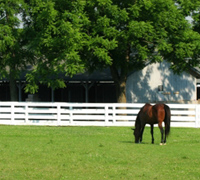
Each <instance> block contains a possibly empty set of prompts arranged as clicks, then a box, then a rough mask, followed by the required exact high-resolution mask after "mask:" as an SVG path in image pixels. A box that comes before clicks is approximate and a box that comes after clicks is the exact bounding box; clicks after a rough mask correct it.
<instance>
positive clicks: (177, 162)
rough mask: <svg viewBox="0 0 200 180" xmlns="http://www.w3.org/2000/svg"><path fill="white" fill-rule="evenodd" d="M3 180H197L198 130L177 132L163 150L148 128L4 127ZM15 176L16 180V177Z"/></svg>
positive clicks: (157, 134)
mask: <svg viewBox="0 0 200 180" xmlns="http://www.w3.org/2000/svg"><path fill="white" fill-rule="evenodd" d="M0 133H1V136H0V142H1V144H0V147H1V156H0V160H1V163H0V169H1V179H16V180H18V179H30V180H35V179H44V180H45V179H47V180H48V179H83V180H84V179H85V180H88V179H99V180H100V179H101V180H102V179H130V180H131V179H136V180H137V179H138V180H141V179H177V180H182V179H198V178H199V175H200V174H199V163H200V156H199V155H200V154H199V153H200V152H199V143H200V140H199V138H198V137H199V136H200V131H199V129H195V128H193V129H192V128H172V129H171V134H170V135H169V137H168V141H167V145H166V146H160V145H159V142H160V131H159V129H158V128H155V132H154V137H155V144H154V145H152V144H151V143H150V142H151V135H150V128H149V127H146V128H145V131H144V137H143V141H144V143H142V144H135V143H133V141H134V137H133V135H132V130H131V128H130V127H38V126H0ZM13 177H14V178H13Z"/></svg>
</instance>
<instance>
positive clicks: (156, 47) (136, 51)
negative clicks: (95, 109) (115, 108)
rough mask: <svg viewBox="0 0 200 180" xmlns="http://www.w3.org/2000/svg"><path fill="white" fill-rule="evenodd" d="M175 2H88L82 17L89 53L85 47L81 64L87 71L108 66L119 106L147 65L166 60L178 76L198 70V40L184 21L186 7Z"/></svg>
mask: <svg viewBox="0 0 200 180" xmlns="http://www.w3.org/2000/svg"><path fill="white" fill-rule="evenodd" d="M175 2H176V1H173V0H168V1H165V0H148V1H147V0H144V1H131V2H130V1H129V0H124V1H121V0H104V1H102V0H91V1H87V3H86V5H85V9H84V11H85V13H86V15H87V16H88V19H89V21H90V23H89V24H87V25H86V26H85V27H84V30H85V33H86V34H87V38H88V41H87V42H88V47H90V51H88V52H87V49H88V48H87V46H86V49H84V53H83V54H82V58H84V59H85V61H86V64H87V67H88V68H89V70H94V69H96V68H102V67H105V66H107V65H109V67H110V69H111V72H112V76H113V79H114V81H115V84H116V87H117V96H118V102H126V96H125V93H126V91H125V88H126V80H127V76H128V74H129V73H130V72H131V71H133V70H138V69H140V68H142V67H144V65H145V63H146V62H150V63H154V62H160V61H162V60H163V59H167V60H168V61H170V62H171V68H172V69H173V70H174V72H177V73H180V72H182V71H183V70H187V69H188V67H190V66H196V65H198V64H199V59H198V57H199V49H200V41H199V40H200V36H199V34H198V33H195V32H194V31H193V30H192V29H191V26H190V24H189V23H188V22H187V20H186V19H185V17H186V13H185V10H186V9H185V8H182V5H184V3H182V4H181V3H179V2H176V3H175ZM187 15H188V14H187ZM110 47H112V48H111V49H109V48H110ZM86 52H87V53H86ZM105 59H107V61H105ZM102 62H107V64H105V63H102Z"/></svg>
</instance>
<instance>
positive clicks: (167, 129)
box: [164, 104, 171, 135]
mask: <svg viewBox="0 0 200 180" xmlns="http://www.w3.org/2000/svg"><path fill="white" fill-rule="evenodd" d="M164 108H165V120H164V122H165V132H166V135H168V134H169V132H170V122H171V111H170V108H169V106H167V105H166V104H164Z"/></svg>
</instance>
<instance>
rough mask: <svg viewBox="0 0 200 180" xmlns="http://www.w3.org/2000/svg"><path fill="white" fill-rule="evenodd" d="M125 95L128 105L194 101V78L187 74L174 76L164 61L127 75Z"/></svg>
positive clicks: (168, 64)
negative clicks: (160, 87)
mask: <svg viewBox="0 0 200 180" xmlns="http://www.w3.org/2000/svg"><path fill="white" fill-rule="evenodd" d="M159 86H162V87H163V91H159V89H158V87H159ZM126 95H127V102H128V103H146V102H149V103H156V102H170V103H171V102H175V103H177V102H189V101H192V100H196V84H195V77H194V76H192V75H191V74H190V73H187V72H183V73H181V74H180V75H178V74H174V73H173V71H172V70H171V69H170V63H168V62H166V61H163V62H162V63H154V64H149V65H147V66H146V67H145V68H144V69H143V70H140V71H136V72H133V73H132V74H130V75H129V77H128V79H127V85H126Z"/></svg>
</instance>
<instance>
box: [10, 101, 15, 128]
mask: <svg viewBox="0 0 200 180" xmlns="http://www.w3.org/2000/svg"><path fill="white" fill-rule="evenodd" d="M14 123H15V106H14V104H13V103H11V124H12V125H14Z"/></svg>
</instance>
